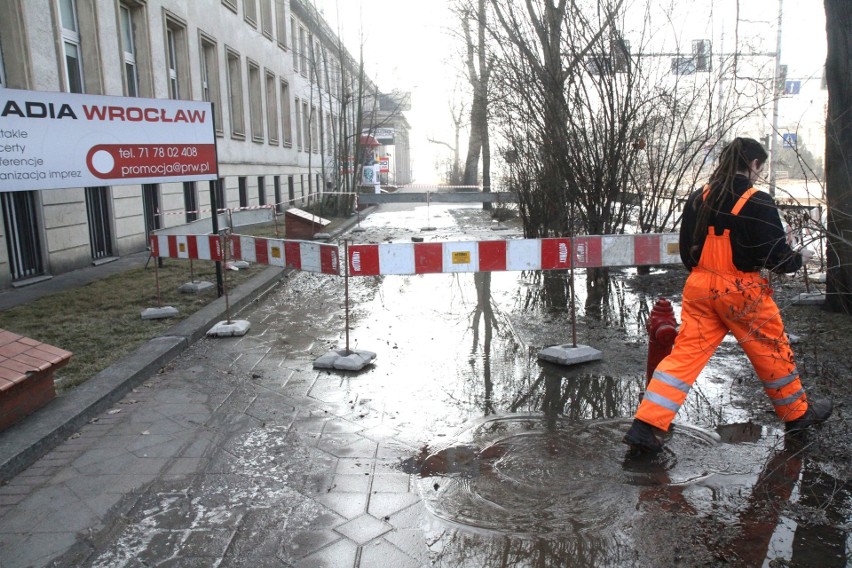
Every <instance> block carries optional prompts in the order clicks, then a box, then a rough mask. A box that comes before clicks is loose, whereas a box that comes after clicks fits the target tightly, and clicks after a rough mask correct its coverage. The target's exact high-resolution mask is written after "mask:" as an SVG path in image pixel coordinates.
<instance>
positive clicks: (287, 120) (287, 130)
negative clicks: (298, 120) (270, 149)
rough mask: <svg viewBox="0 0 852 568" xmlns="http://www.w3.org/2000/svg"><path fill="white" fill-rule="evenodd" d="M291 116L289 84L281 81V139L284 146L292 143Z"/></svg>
mask: <svg viewBox="0 0 852 568" xmlns="http://www.w3.org/2000/svg"><path fill="white" fill-rule="evenodd" d="M292 121H293V118H292V117H291V116H290V85H289V84H288V83H287V81H281V139H282V140H283V141H284V145H285V146H292V145H293V122H292Z"/></svg>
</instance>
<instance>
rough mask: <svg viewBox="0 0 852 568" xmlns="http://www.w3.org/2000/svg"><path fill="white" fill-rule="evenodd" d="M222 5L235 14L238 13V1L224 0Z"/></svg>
mask: <svg viewBox="0 0 852 568" xmlns="http://www.w3.org/2000/svg"><path fill="white" fill-rule="evenodd" d="M222 4H224V5H225V6H227V7H228V8H229V9H230V10H231V11H232V12H233V13H234V14H236V13H237V0H222Z"/></svg>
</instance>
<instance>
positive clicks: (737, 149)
mask: <svg viewBox="0 0 852 568" xmlns="http://www.w3.org/2000/svg"><path fill="white" fill-rule="evenodd" d="M768 157H769V154H767V153H766V150H764V149H763V146H761V144H760V142H758V141H757V140H754V139H753V138H734V140H733V141H732V142H730V143H728V144H727V145H726V146H725V147H724V148H723V149H722V154H721V155H720V156H719V164H718V165H717V166H716V169H715V170H713V173H712V174H710V180H709V183H708V186H709V187H710V191H708V192H707V195H706V196H705V198H704V199H702V200H698V201H697V203H696V205H697V207H698V215H697V216H696V222H695V232H694V233H693V235H692V242H693V243H695V244H694V246H693V247H692V250H691V251H690V253H693V256H694V258H696V259H697V258H698V256H700V251H701V249H702V248H703V246H704V239H705V237H707V226H708V223H709V221H710V217H711V215H712V213H713V212H715V211H719V210H720V209H721V207H722V204H723V203H724V202H725V197H726V196H727V195H728V194H731V193H733V191H734V178H735V177H736V175H737V172H743V171H746V172H747V171H749V164H750V163H751V162H752V161H754V160H757V162H758V163H759V164H763V163H764V162H765V161H766V159H767V158H768ZM694 253H699V254H694Z"/></svg>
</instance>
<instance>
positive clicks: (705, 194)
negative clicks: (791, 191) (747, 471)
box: [623, 138, 832, 453]
mask: <svg viewBox="0 0 852 568" xmlns="http://www.w3.org/2000/svg"><path fill="white" fill-rule="evenodd" d="M767 157H768V154H767V153H766V150H764V149H763V146H761V145H760V143H759V142H757V141H756V140H753V139H751V138H736V139H735V140H734V141H733V142H731V143H730V144H728V145H727V146H725V148H724V149H723V150H722V154H721V156H720V159H719V164H718V165H717V167H716V169H715V170H714V171H713V174H712V175H711V176H710V180H709V183H708V184H707V185H705V186H704V187H703V188H702V189H699V190H697V191H695V192H694V193H693V194H692V195H690V197H689V199H688V200H687V203H686V207H685V209H684V214H683V219H682V221H681V226H680V256H681V260H682V261H683V264H684V265H685V266H686V268H687V269H689V270H690V273H689V276H688V278H687V279H686V284H685V285H684V288H683V307H682V310H681V319H682V323H681V326H680V331H679V333H678V336H677V339H675V343H674V347H673V348H672V352H671V354H670V355H668V356H667V357H666V358H664V359H663V360H662V361H661V362H660V364H659V365H658V366H657V368H656V370H655V371H654V373H653V375H652V377H651V381H650V383H649V384H648V387H647V389H646V391H645V394H644V396H643V397H642V402H641V403H640V404H639V408H638V410H637V411H636V415H635V418H634V420H633V423H632V425H631V426H630V429H629V430H628V431H627V433H626V435H625V436H624V440H623V441H624V443H625V444H627V445H628V446H630V447H631V450H632V451H633V452H652V453H653V452H659V451H660V450H661V449H662V447H663V444H662V442H661V440H660V438H659V437H658V436H657V431H655V428H656V429H659V430H663V431H666V430H668V429H669V426H670V425H671V423H672V421H673V420H674V418H675V415H677V412H678V410H679V409H680V407H681V405H682V404H683V402H684V400H686V396H687V394H689V390H690V388H691V387H692V385H693V383H694V382H695V379H696V378H697V377H698V374H699V373H700V372H701V370H702V369H703V368H704V366H705V365H706V364H707V362H708V361H709V360H710V357H711V356H712V355H713V352H714V351H715V350H716V348H717V347H718V346H719V344H720V343H721V342H722V339H723V338H724V337H725V335H726V334H727V333H728V332H729V331H730V332H732V333H733V334H734V337H736V339H737V341H738V342H739V344H740V346H742V348H743V351H745V353H746V355H747V356H748V358H749V360H750V361H751V364H752V366H754V370H755V372H756V373H757V376H758V377H759V378H760V380H761V382H762V383H763V388H764V390H765V392H766V394H767V395H769V398H770V400H771V401H772V404H773V406H774V408H775V413H776V415H777V416H778V418H780V419H781V420H782V421H784V422H785V423H786V428H787V431H794V430H801V429H804V428H807V427H809V426H812V425H814V424H817V423H820V422H823V421H825V420H826V419H827V418H828V417H829V415H830V414H831V411H832V403H831V401H830V400H828V399H814V400H808V397H807V395H806V394H805V391H804V389H803V388H802V383H801V381H800V380H799V373H798V371H797V370H796V363H795V361H794V359H793V352H792V350H791V349H790V343H789V340H788V339H787V335H786V333H784V324H783V322H782V321H781V315H780V311H779V309H778V306H777V305H776V304H775V302H774V301H773V300H772V288H771V287H770V286H769V284H768V282H767V280H766V278H764V277H762V276H761V275H760V271H761V270H763V269H768V270H771V271H773V272H781V273H783V272H795V271H796V270H798V269H799V268H800V267H801V266H802V264H803V262H807V260H808V259H810V258H811V256H812V255H813V253H812V252H811V251H810V250H808V249H802V250H799V251H794V250H792V249H791V248H790V245H789V244H788V242H787V238H786V233H785V231H784V228H783V226H782V224H781V218H780V216H779V214H778V209H777V208H776V206H775V202H774V200H773V199H772V197H771V196H770V195H769V194H768V193H765V192H763V191H758V190H757V189H755V188H754V187H753V183H754V180H756V179H757V178H758V177H759V176H760V172H761V170H762V169H763V164H764V162H766V159H767Z"/></svg>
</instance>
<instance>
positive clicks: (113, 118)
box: [0, 89, 218, 191]
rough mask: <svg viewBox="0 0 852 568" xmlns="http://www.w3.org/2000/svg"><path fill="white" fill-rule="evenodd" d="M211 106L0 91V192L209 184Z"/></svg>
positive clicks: (213, 166)
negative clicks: (199, 182) (195, 182)
mask: <svg viewBox="0 0 852 568" xmlns="http://www.w3.org/2000/svg"><path fill="white" fill-rule="evenodd" d="M217 170H218V168H217V163H216V134H215V131H214V125H213V112H212V105H211V103H207V102H199V101H182V100H171V99H140V98H129V97H108V96H99V95H78V94H73V93H56V92H43V91H21V90H17V89H0V191H25V190H34V189H59V188H65V187H87V186H100V185H122V184H142V183H164V182H178V181H201V180H215V179H216V178H217V174H218V171H217Z"/></svg>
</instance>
